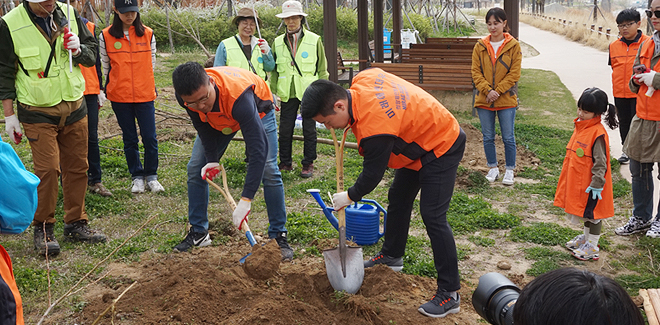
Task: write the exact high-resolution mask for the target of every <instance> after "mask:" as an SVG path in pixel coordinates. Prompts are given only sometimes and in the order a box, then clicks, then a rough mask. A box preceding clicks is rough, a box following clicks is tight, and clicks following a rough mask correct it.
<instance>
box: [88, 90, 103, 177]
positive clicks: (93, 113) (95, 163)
mask: <svg viewBox="0 0 660 325" xmlns="http://www.w3.org/2000/svg"><path fill="white" fill-rule="evenodd" d="M98 100H99V95H85V102H86V103H87V130H88V133H89V137H88V138H87V161H88V162H89V169H87V184H89V185H94V184H96V183H100V182H101V153H100V151H99V134H98V127H99V102H98Z"/></svg>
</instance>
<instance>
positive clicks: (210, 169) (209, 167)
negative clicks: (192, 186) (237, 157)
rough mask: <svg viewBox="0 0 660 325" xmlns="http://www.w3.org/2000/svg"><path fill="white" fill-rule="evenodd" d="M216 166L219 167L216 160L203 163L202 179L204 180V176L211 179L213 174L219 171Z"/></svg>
mask: <svg viewBox="0 0 660 325" xmlns="http://www.w3.org/2000/svg"><path fill="white" fill-rule="evenodd" d="M218 167H220V164H218V163H217V162H212V163H208V164H206V165H204V167H202V179H203V180H206V177H208V178H209V179H210V180H213V178H214V177H215V175H218V173H219V172H220V170H219V169H218ZM207 173H208V175H207Z"/></svg>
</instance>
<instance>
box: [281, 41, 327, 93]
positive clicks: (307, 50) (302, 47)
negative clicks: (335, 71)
mask: <svg viewBox="0 0 660 325" xmlns="http://www.w3.org/2000/svg"><path fill="white" fill-rule="evenodd" d="M285 35H286V33H285V34H283V35H280V36H278V37H277V38H275V41H274V42H273V47H274V51H275V56H276V57H277V58H276V61H275V64H276V65H277V73H278V79H277V89H275V91H276V92H277V95H278V96H280V98H281V99H282V101H283V102H288V101H289V98H298V99H302V96H303V94H304V93H305V89H307V86H309V84H311V83H312V82H314V81H315V80H317V79H318V78H319V76H318V73H317V71H316V68H317V63H318V55H317V54H316V51H317V49H316V44H318V40H319V38H320V37H319V36H318V35H316V34H314V33H312V32H310V31H308V30H306V29H303V37H302V39H301V40H300V44H298V50H297V52H296V55H295V57H296V63H297V64H298V67H299V68H300V73H302V76H300V73H298V70H297V69H296V66H295V65H294V64H293V60H292V59H291V52H290V51H289V49H288V46H287V45H286V44H285V43H284V37H285ZM292 82H293V85H294V87H295V93H294V94H291V83H292Z"/></svg>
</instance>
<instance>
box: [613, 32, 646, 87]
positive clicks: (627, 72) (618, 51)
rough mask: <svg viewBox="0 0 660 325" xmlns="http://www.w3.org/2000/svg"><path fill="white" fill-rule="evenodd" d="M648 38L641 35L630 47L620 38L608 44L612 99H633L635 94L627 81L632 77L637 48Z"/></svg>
mask: <svg viewBox="0 0 660 325" xmlns="http://www.w3.org/2000/svg"><path fill="white" fill-rule="evenodd" d="M649 38H650V37H649V36H647V35H645V34H644V33H642V36H641V37H640V38H639V39H638V40H637V42H634V43H632V44H630V45H628V44H626V43H625V42H623V41H622V40H621V38H619V39H617V40H616V41H614V42H612V44H610V61H611V62H610V63H611V65H612V90H613V93H614V97H617V98H635V97H637V94H635V93H633V92H632V91H630V87H628V81H630V76H632V75H633V71H632V67H633V64H634V63H635V55H637V50H638V49H639V46H640V45H641V44H642V43H643V42H644V41H646V40H647V39H649Z"/></svg>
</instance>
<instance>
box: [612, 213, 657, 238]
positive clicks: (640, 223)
mask: <svg viewBox="0 0 660 325" xmlns="http://www.w3.org/2000/svg"><path fill="white" fill-rule="evenodd" d="M652 223H653V219H650V220H648V221H644V220H642V218H640V217H635V216H632V217H630V219H628V222H627V223H626V224H625V225H623V226H621V227H619V228H616V229H614V233H615V234H617V235H619V236H628V235H632V234H634V233H638V232H641V231H644V230H646V229H647V228H649V227H651V224H652Z"/></svg>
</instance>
